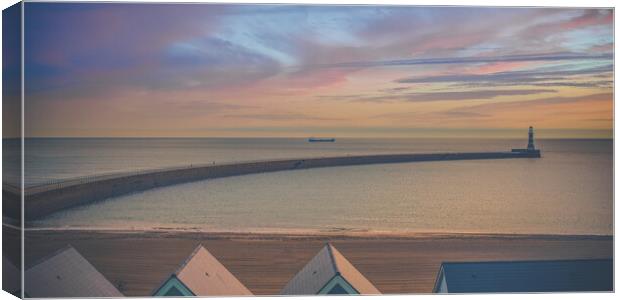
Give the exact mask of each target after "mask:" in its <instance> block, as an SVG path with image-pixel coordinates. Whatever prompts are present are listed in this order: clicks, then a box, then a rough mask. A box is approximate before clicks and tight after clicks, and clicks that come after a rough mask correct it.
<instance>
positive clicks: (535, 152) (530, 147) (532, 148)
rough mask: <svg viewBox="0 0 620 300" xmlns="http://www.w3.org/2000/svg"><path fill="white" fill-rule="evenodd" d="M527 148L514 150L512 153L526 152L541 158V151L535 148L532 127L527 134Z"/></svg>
mask: <svg viewBox="0 0 620 300" xmlns="http://www.w3.org/2000/svg"><path fill="white" fill-rule="evenodd" d="M527 137H528V138H527V148H526V149H512V152H525V153H531V154H533V155H537V156H538V157H540V150H539V149H536V147H535V146H534V127H532V126H530V129H529V131H528V133H527Z"/></svg>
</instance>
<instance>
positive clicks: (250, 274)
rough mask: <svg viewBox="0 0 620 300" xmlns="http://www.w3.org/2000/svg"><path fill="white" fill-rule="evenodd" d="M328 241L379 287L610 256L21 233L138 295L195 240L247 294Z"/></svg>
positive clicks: (341, 241) (429, 242)
mask: <svg viewBox="0 0 620 300" xmlns="http://www.w3.org/2000/svg"><path fill="white" fill-rule="evenodd" d="M5 233H6V231H5ZM328 241H329V242H332V243H333V244H334V245H335V246H336V247H337V248H338V249H339V250H340V251H341V252H342V253H343V254H344V255H345V256H346V257H347V258H348V259H349V260H350V261H351V263H353V264H354V265H355V266H356V267H357V268H358V269H359V270H360V271H361V272H362V273H363V274H364V275H366V277H367V278H368V279H369V280H370V281H372V282H373V283H374V284H375V285H376V287H377V288H378V289H379V290H380V291H381V292H383V293H429V292H431V290H432V287H433V283H434V280H435V276H436V273H437V270H438V268H439V265H440V264H441V262H442V261H465V260H513V259H514V260H516V259H570V258H610V257H612V256H613V240H612V237H611V236H557V235H483V234H411V235H345V234H323V235H309V234H282V233H275V234H265V233H263V234H249V233H205V232H166V231H159V232H155V231H152V232H135V231H134V232H130V231H88V230H54V231H45V230H41V231H29V232H27V233H26V253H25V255H26V258H25V259H26V266H27V267H28V265H30V264H32V263H33V262H36V261H37V260H38V259H40V258H41V257H43V256H45V255H48V254H49V253H52V252H53V251H55V250H57V249H59V248H61V247H64V246H65V245H67V244H71V245H73V246H74V247H75V248H76V249H77V250H78V251H79V252H80V253H82V255H84V257H86V258H87V259H88V260H89V261H90V262H91V263H92V264H93V265H94V266H95V267H96V268H97V269H98V270H100V271H101V272H102V273H103V274H104V275H105V276H106V277H107V278H108V279H109V280H110V281H112V282H113V283H115V284H117V285H120V286H121V289H122V292H123V293H124V294H125V295H127V296H146V295H149V293H150V292H151V291H152V290H153V289H154V288H156V286H157V285H158V284H159V283H160V282H161V281H162V280H163V279H165V278H166V277H167V276H168V275H169V274H170V273H171V272H172V271H173V270H175V269H176V267H177V266H178V265H179V264H180V263H181V262H182V261H183V260H184V259H185V257H186V256H187V255H189V254H190V252H191V251H192V250H193V248H194V247H195V246H196V245H198V244H200V243H202V244H203V245H204V246H205V247H206V248H207V249H208V250H209V251H210V252H211V253H212V254H213V255H214V256H215V257H217V258H218V259H219V260H220V261H221V262H222V263H223V264H224V265H225V266H226V267H227V268H228V269H229V270H230V271H231V272H232V273H233V274H235V275H236V276H237V277H238V278H239V280H240V281H241V282H243V283H244V284H245V285H246V286H247V287H248V288H249V289H250V290H251V291H252V292H253V293H255V294H257V295H267V294H277V293H278V292H279V290H280V289H281V288H282V287H283V286H284V285H285V284H286V282H287V281H288V280H289V279H290V278H291V277H292V276H293V275H294V274H295V273H296V272H297V271H298V270H299V269H300V268H301V267H303V265H304V264H305V263H306V262H307V261H308V260H309V259H310V258H312V257H313V256H314V255H315V254H316V252H318V251H319V249H320V248H321V247H322V246H323V245H324V243H325V242H328Z"/></svg>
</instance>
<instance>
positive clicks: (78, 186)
mask: <svg viewBox="0 0 620 300" xmlns="http://www.w3.org/2000/svg"><path fill="white" fill-rule="evenodd" d="M538 157H540V152H539V151H531V152H528V151H511V152H466V153H430V154H379V155H359V156H336V157H320V158H307V159H283V160H268V161H253V162H239V163H228V164H212V163H211V164H205V165H192V166H184V167H178V168H168V169H157V170H146V171H140V172H128V173H118V174H108V175H101V176H91V177H85V178H78V179H69V180H65V181H61V182H57V183H51V184H45V185H39V186H33V187H27V188H25V191H24V199H25V201H24V208H25V219H26V220H28V221H29V220H36V219H39V218H42V217H45V216H47V215H49V214H52V213H54V212H57V211H60V210H63V209H67V208H70V207H74V206H78V205H84V204H88V203H92V202H95V201H100V200H104V199H107V198H112V197H118V196H122V195H126V194H131V193H136V192H141V191H145V190H149V189H153V188H158V187H165V186H170V185H175V184H181V183H188V182H193V181H200V180H207V179H215V178H222V177H230V176H241V175H249V174H259V173H267V172H278V171H291V170H303V169H313V168H325V167H338V166H357V165H370V164H390V163H410V162H430V161H453V160H479V159H509V158H513V159H514V158H538ZM3 196H4V202H5V204H4V205H5V207H6V206H10V207H14V206H15V208H17V207H18V206H19V199H20V197H19V189H17V190H16V189H10V188H9V187H7V186H6V185H5V186H4V187H3Z"/></svg>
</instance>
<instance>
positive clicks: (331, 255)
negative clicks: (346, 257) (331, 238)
mask: <svg viewBox="0 0 620 300" xmlns="http://www.w3.org/2000/svg"><path fill="white" fill-rule="evenodd" d="M325 247H327V253H328V254H329V259H330V260H331V261H332V266H333V267H334V272H336V275H339V274H340V270H339V269H338V267H339V266H338V263H337V262H336V258H335V257H334V253H333V250H332V248H333V249H334V250H336V251H338V250H337V249H336V248H335V247H334V246H333V245H332V244H331V243H329V242H328V243H327V244H326V245H325Z"/></svg>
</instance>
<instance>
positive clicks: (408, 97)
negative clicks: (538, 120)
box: [319, 89, 557, 103]
mask: <svg viewBox="0 0 620 300" xmlns="http://www.w3.org/2000/svg"><path fill="white" fill-rule="evenodd" d="M555 92H557V90H553V89H514V90H487V89H485V90H474V91H458V92H444V91H439V92H425V93H401V94H393V93H387V94H383V95H372V96H368V95H339V96H326V95H322V96H319V99H324V100H345V101H350V102H374V103H384V102H395V101H407V102H434V101H464V100H489V99H493V98H496V97H501V96H523V95H535V94H543V93H555Z"/></svg>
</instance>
